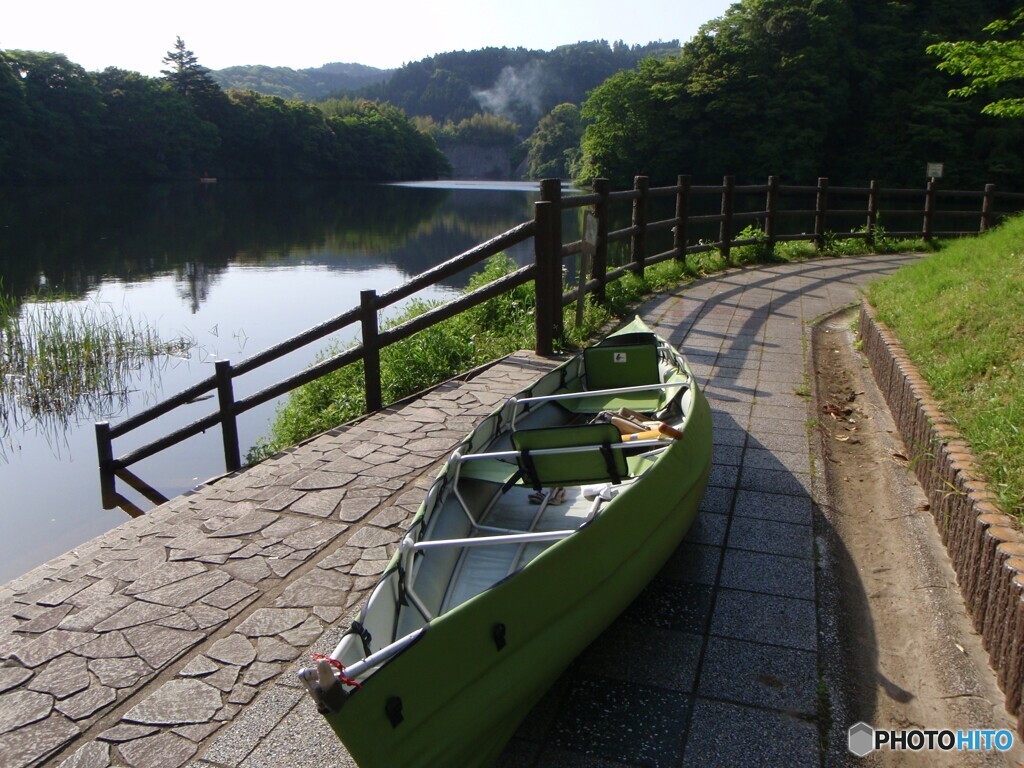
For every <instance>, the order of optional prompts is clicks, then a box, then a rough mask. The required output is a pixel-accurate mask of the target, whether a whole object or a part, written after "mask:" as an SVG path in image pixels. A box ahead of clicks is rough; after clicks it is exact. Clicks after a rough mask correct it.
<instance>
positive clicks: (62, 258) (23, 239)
mask: <svg viewBox="0 0 1024 768" xmlns="http://www.w3.org/2000/svg"><path fill="white" fill-rule="evenodd" d="M442 208H443V211H442ZM531 216H532V211H531V199H530V195H528V194H524V193H523V192H522V191H518V190H514V191H513V190H503V191H496V190H495V191H489V192H486V193H482V192H480V191H475V190H449V189H437V188H413V187H407V186H368V185H352V184H238V183H236V184H230V183H228V184H225V183H221V184H216V185H204V186H200V185H158V186H152V185H149V186H134V185H103V186H74V187H69V186H60V185H53V186H45V185H43V186H23V187H18V188H14V189H12V188H5V189H0V274H2V275H3V278H4V285H5V288H6V291H7V292H8V293H9V294H12V295H14V296H19V297H20V296H25V295H28V294H31V293H32V292H34V291H35V290H37V289H38V288H39V287H40V286H45V287H47V288H49V289H50V290H53V291H56V292H60V293H65V294H67V295H69V296H71V297H81V296H84V295H85V294H87V293H88V292H89V291H91V290H94V289H95V288H96V287H97V285H99V284H100V283H101V282H102V281H104V280H110V279H117V280H122V281H126V282H139V281H146V280H148V279H151V278H153V277H155V276H158V275H166V274H173V275H174V276H175V278H176V280H177V282H178V283H179V293H180V294H181V296H182V298H183V299H184V300H185V301H186V302H188V303H189V304H190V305H191V307H192V308H193V310H195V309H197V308H198V307H199V306H200V305H201V304H202V303H203V302H205V301H207V300H208V298H209V295H210V288H211V286H212V285H214V284H216V282H217V281H218V279H219V277H220V275H221V274H222V273H223V272H224V270H225V269H226V268H227V267H228V265H229V264H240V265H247V266H295V265H299V264H307V265H308V264H318V265H322V266H325V267H327V268H328V269H346V270H352V269H355V270H359V269H363V268H366V267H367V266H370V265H373V266H379V265H380V264H381V263H386V264H391V265H394V266H395V267H397V268H398V269H399V270H401V271H402V272H404V273H406V274H409V275H411V274H416V273H418V272H421V271H423V270H424V269H427V268H429V267H431V266H433V265H434V264H435V263H437V258H438V251H439V250H445V251H448V255H455V254H456V253H459V252H460V251H461V250H465V249H466V248H469V247H472V246H473V245H475V244H476V243H478V242H480V241H481V240H483V239H487V238H489V237H493V236H494V235H495V234H497V233H499V232H501V231H503V229H507V228H509V227H511V226H514V225H515V224H518V223H519V222H521V221H525V220H527V219H529V218H530V217H531ZM496 227H497V228H496Z"/></svg>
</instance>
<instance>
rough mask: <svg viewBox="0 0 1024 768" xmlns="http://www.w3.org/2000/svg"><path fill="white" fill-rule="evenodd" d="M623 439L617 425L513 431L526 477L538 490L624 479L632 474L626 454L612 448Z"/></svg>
mask: <svg viewBox="0 0 1024 768" xmlns="http://www.w3.org/2000/svg"><path fill="white" fill-rule="evenodd" d="M621 441H622V438H621V436H620V435H619V430H618V428H617V427H616V426H615V425H613V424H581V425H578V426H570V427H544V428H540V429H522V430H518V431H516V432H513V433H512V445H513V447H514V448H515V449H516V450H517V451H519V457H518V463H519V468H520V469H521V470H522V472H523V477H524V479H525V480H526V482H528V483H530V484H532V485H533V487H534V488H536V489H538V490H539V489H540V488H543V487H545V486H548V487H556V486H565V485H583V484H585V483H598V482H613V483H618V482H621V481H622V480H623V479H624V478H626V477H628V476H629V466H628V465H627V463H626V456H625V454H624V453H623V452H622V451H621V450H612V448H611V447H610V446H611V445H612V444H613V443H619V442H621Z"/></svg>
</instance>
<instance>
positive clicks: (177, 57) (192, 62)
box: [160, 37, 220, 98]
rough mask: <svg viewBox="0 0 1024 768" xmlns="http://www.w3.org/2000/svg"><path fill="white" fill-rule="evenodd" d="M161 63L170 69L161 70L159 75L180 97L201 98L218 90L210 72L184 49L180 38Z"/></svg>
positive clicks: (183, 42) (190, 52)
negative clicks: (164, 78)
mask: <svg viewBox="0 0 1024 768" xmlns="http://www.w3.org/2000/svg"><path fill="white" fill-rule="evenodd" d="M163 63H164V64H167V65H169V66H170V69H162V70H160V74H162V75H164V76H165V77H166V78H167V81H168V82H169V83H170V84H171V87H172V88H174V90H176V91H177V92H178V93H180V94H181V95H182V96H186V97H189V98H194V97H196V96H200V97H201V96H205V95H208V94H211V93H213V92H215V91H219V90H220V87H219V86H218V85H217V83H215V82H214V80H213V78H212V77H210V70H208V69H207V68H206V67H204V66H202V65H201V64H200V63H199V59H198V57H196V55H195V54H194V53H193V52H192V51H190V50H188V48H186V47H185V41H184V40H182V39H181V38H180V37H179V38H177V40H176V41H175V43H174V50H173V51H168V52H167V55H166V56H164V58H163Z"/></svg>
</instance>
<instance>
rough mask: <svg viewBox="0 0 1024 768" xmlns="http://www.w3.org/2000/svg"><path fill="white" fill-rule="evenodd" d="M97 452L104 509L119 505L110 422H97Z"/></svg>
mask: <svg viewBox="0 0 1024 768" xmlns="http://www.w3.org/2000/svg"><path fill="white" fill-rule="evenodd" d="M96 454H97V456H98V457H99V465H100V496H101V498H102V500H103V508H104V509H113V508H114V507H115V506H117V487H116V482H115V481H116V478H115V477H114V469H113V465H114V444H113V442H112V441H111V439H110V422H109V421H97V422H96Z"/></svg>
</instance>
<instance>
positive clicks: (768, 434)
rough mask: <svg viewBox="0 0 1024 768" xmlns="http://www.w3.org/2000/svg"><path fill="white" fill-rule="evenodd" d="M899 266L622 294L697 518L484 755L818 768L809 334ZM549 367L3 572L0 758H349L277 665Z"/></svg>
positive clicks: (318, 631) (242, 765) (323, 626)
mask: <svg viewBox="0 0 1024 768" xmlns="http://www.w3.org/2000/svg"><path fill="white" fill-rule="evenodd" d="M908 258H912V257H897V256H890V257H862V258H858V259H829V260H821V261H812V262H807V263H804V264H798V265H777V266H768V267H757V268H751V269H746V270H735V271H731V272H728V273H724V274H722V275H718V276H714V277H711V278H706V279H704V280H701V281H699V282H698V283H695V284H693V285H691V286H689V287H687V288H685V289H681V290H679V291H677V292H675V293H673V294H669V295H665V296H661V297H659V298H657V299H655V300H653V301H651V302H649V303H648V304H647V305H645V307H643V309H642V311H641V314H642V316H643V317H644V319H645V320H646V321H647V322H648V323H649V324H651V325H652V326H653V327H655V328H656V329H657V330H659V332H661V333H662V334H663V335H664V336H666V337H667V338H669V340H670V341H672V342H673V343H675V344H676V345H678V346H679V347H680V348H681V349H682V350H683V351H684V353H685V354H686V356H687V357H688V359H689V360H690V362H691V364H692V365H693V367H694V370H695V372H696V373H697V374H698V377H699V378H700V379H701V380H702V381H704V382H706V392H707V394H708V397H709V399H710V400H711V403H712V408H713V412H714V420H715V428H716V432H715V465H714V469H713V472H712V478H711V485H710V487H709V489H708V493H707V495H706V498H705V502H704V509H703V514H702V516H701V517H700V519H699V522H698V524H697V525H696V526H695V528H694V529H693V531H692V532H691V534H690V536H689V537H688V538H687V540H686V542H685V543H684V544H683V545H682V547H680V549H679V551H678V552H677V553H676V555H675V556H674V558H673V559H672V561H671V562H670V563H669V564H668V566H667V567H666V568H665V569H664V570H663V571H662V573H661V574H660V575H659V576H658V577H657V578H656V579H655V580H654V582H652V584H651V585H650V586H649V587H648V589H647V590H645V592H644V593H643V594H642V595H641V597H640V598H639V599H638V600H637V601H636V602H635V603H634V605H633V606H631V607H630V608H629V609H628V610H627V612H626V613H625V614H624V615H623V617H621V618H620V620H619V621H618V622H616V624H614V625H613V626H612V627H611V628H610V629H609V630H608V631H607V632H606V633H605V634H604V635H603V636H602V637H601V638H600V639H599V640H597V641H596V642H595V643H594V645H593V646H591V648H590V649H588V651H586V652H585V653H584V654H583V655H582V656H581V658H580V659H578V660H577V662H576V663H575V664H574V665H573V667H572V668H570V670H569V671H568V672H567V673H566V674H565V675H564V676H563V678H562V679H561V680H559V681H557V683H556V684H555V685H554V686H553V688H552V691H551V693H550V694H549V695H548V697H547V698H546V699H545V700H544V701H543V702H542V703H541V704H540V705H539V706H538V707H537V708H536V710H535V711H534V713H533V714H532V715H531V716H530V717H529V718H528V720H527V721H526V722H525V723H524V725H523V727H522V728H521V729H520V731H519V733H518V734H517V736H516V737H515V739H513V741H512V742H511V743H510V745H509V748H508V749H507V750H506V753H505V755H504V756H503V758H502V760H501V765H503V766H561V767H567V768H571V767H572V766H595V767H596V768H602V767H604V766H607V767H612V766H635V765H644V766H675V765H680V764H684V763H685V764H687V765H689V764H694V765H696V764H708V765H711V764H716V765H717V764H752V763H760V764H765V765H769V764H786V765H815V766H816V765H818V764H819V741H818V727H819V723H818V714H817V707H818V703H817V693H816V686H817V680H818V678H817V659H818V655H817V642H818V641H817V636H818V635H817V624H816V611H815V582H814V561H813V539H812V529H811V514H812V501H811V497H812V496H811V495H812V490H813V484H814V482H815V480H814V478H813V477H812V475H811V467H810V459H809V456H810V452H809V447H808V437H807V431H806V422H807V419H808V418H809V413H808V410H807V408H808V406H807V402H806V400H805V399H804V398H803V397H801V396H800V394H798V392H799V391H801V390H802V389H803V388H804V386H805V383H806V379H805V352H804V350H805V348H806V342H807V329H808V324H809V323H810V322H811V321H812V320H814V319H815V318H818V317H820V316H821V315H824V314H826V313H828V312H831V311H834V310H835V309H837V308H839V307H841V306H843V305H846V304H849V303H850V302H852V301H854V300H855V299H856V297H857V287H858V286H860V285H862V284H864V283H865V282H866V281H867V280H869V279H871V278H873V277H875V276H877V275H880V274H883V273H886V272H889V271H892V270H893V269H895V268H896V267H897V266H899V265H900V264H902V263H905V262H906V261H907V260H908ZM553 364H554V361H550V360H542V359H539V358H536V357H535V356H533V355H531V354H528V353H520V354H517V355H514V356H512V357H511V358H509V359H507V360H506V361H503V362H502V363H500V364H499V365H497V366H494V367H492V368H490V369H487V370H485V371H483V372H482V373H480V374H479V375H478V376H476V377H475V378H473V379H472V380H470V381H466V382H450V383H448V384H445V385H443V386H441V387H439V388H437V389H436V390H433V391H432V392H430V393H429V394H427V395H426V396H424V397H423V398H421V399H418V400H415V401H412V402H409V403H406V404H404V405H401V406H398V407H395V408H392V409H387V410H385V411H384V412H382V413H380V414H377V415H375V416H373V417H370V418H367V419H365V420H364V421H362V422H361V423H359V424H356V425H353V426H350V427H348V428H345V429H342V430H337V431H335V432H332V433H328V434H326V435H322V436H320V437H318V438H316V439H314V440H311V441H309V442H308V443H306V444H304V445H302V446H299V447H296V448H294V449H292V450H290V451H288V452H286V453H285V454H282V455H281V456H278V457H275V458H274V459H272V460H269V461H267V462H264V463H263V464H261V465H259V466H257V467H255V468H253V469H251V470H248V471H245V472H241V473H238V474H237V475H234V476H232V477H230V478H228V479H226V480H224V481H221V482H219V483H217V484H216V485H214V486H210V487H207V488H204V489H202V490H201V491H199V492H197V493H194V494H191V495H188V496H183V497H179V498H177V499H174V500H173V501H171V502H169V503H167V504H165V505H163V506H162V507H160V508H158V509H156V510H154V511H153V512H151V513H149V514H148V515H146V516H145V517H143V518H139V519H136V520H132V521H129V522H126V523H124V524H123V525H121V526H119V527H118V528H116V529H114V530H113V531H111V532H110V533H108V534H106V535H104V536H102V537H100V538H98V539H95V540H93V541H91V542H88V543H86V544H84V545H82V546H81V547H78V548H77V549H75V550H73V551H72V552H69V553H67V554H65V555H63V556H62V557H60V558H57V559H55V560H53V561H51V562H50V563H47V564H46V565H44V566H41V567H40V568H37V569H35V570H34V571H32V572H30V573H29V574H26V575H25V576H23V577H21V578H19V579H16V580H14V581H12V582H10V583H8V584H6V585H4V586H2V587H0V756H2V757H0V762H2V764H3V765H4V766H27V765H36V764H47V765H64V766H68V767H69V768H70V767H71V766H76V767H81V768H85V767H89V768H91V767H92V766H97V767H98V768H102V767H104V766H108V765H117V766H132V768H148V767H149V766H154V767H155V766H161V767H163V766H168V767H170V768H173V767H174V766H181V765H188V766H190V768H199V766H204V767H206V768H210V767H211V766H230V767H231V768H257V766H289V765H296V766H298V765H319V766H350V765H352V763H351V761H350V760H349V759H348V758H347V756H346V755H345V754H344V750H343V749H342V748H341V747H340V745H339V743H338V742H337V740H336V739H335V738H334V737H333V735H332V734H331V732H330V730H329V729H328V728H327V726H326V725H325V724H324V722H323V721H322V720H321V719H320V717H319V716H318V715H317V714H316V712H315V710H314V709H313V707H312V705H311V704H310V703H309V702H308V701H307V700H306V699H305V698H304V694H303V693H302V692H301V691H300V689H299V688H298V686H297V684H296V682H295V675H294V673H295V671H296V670H297V669H298V668H299V667H300V666H302V665H303V664H304V663H306V662H307V661H308V650H309V649H310V646H311V645H312V646H313V650H317V651H322V652H327V651H329V650H331V649H332V648H333V647H334V645H335V644H336V642H337V640H338V638H339V636H340V631H341V627H344V626H347V618H348V617H349V616H350V615H351V614H352V613H354V611H355V609H356V607H357V606H358V604H359V603H360V602H361V600H362V598H363V596H364V595H365V593H366V590H367V589H368V588H369V587H370V586H372V584H373V583H374V581H375V579H376V577H377V575H378V574H379V573H380V572H381V571H382V569H383V567H384V565H385V563H386V561H387V559H388V557H389V556H390V553H391V552H392V551H393V550H394V547H395V545H396V542H397V541H398V539H399V538H400V536H401V532H402V530H403V525H404V524H405V521H406V520H407V519H408V518H409V517H410V516H411V515H412V513H413V512H414V511H415V509H416V507H417V506H418V505H419V502H420V500H421V498H422V494H423V492H424V491H425V489H426V488H427V487H428V486H429V484H430V482H431V480H432V479H433V476H434V474H435V472H436V468H437V467H438V466H439V464H440V462H441V461H443V459H444V458H445V457H446V456H447V455H448V453H449V452H450V451H451V450H452V448H453V447H454V446H455V445H456V444H457V443H458V441H459V440H461V438H462V437H463V436H464V435H465V434H466V433H467V432H468V431H469V430H470V429H471V427H472V426H473V424H474V423H475V422H476V421H477V420H478V419H479V418H480V417H482V416H483V415H485V414H487V413H489V412H490V411H491V410H492V409H493V408H494V406H495V405H496V404H497V403H499V402H500V401H502V400H503V399H504V398H505V397H507V396H508V395H509V394H511V393H513V392H515V391H517V390H518V389H520V388H522V387H523V386H524V385H525V384H526V383H527V382H529V381H532V380H533V379H535V378H536V377H537V376H538V375H539V372H540V371H541V370H544V369H547V368H549V367H550V366H552V365H553ZM726 731H728V736H725V735H723V734H725V732H726Z"/></svg>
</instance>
